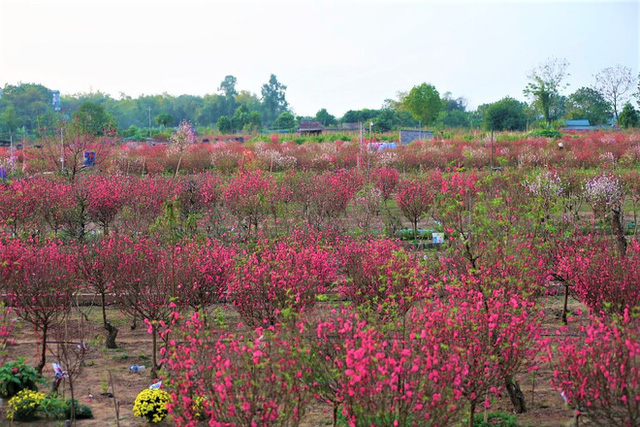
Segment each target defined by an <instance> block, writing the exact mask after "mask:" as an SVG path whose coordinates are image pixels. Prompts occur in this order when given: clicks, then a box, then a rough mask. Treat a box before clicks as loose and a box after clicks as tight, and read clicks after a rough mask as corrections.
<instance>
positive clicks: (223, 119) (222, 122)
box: [216, 116, 233, 133]
mask: <svg viewBox="0 0 640 427" xmlns="http://www.w3.org/2000/svg"><path fill="white" fill-rule="evenodd" d="M216 126H217V127H218V131H219V132H220V133H231V132H233V125H232V124H231V119H229V117H227V116H220V118H219V119H218V122H217V123H216Z"/></svg>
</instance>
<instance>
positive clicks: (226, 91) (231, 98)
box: [218, 76, 238, 117]
mask: <svg viewBox="0 0 640 427" xmlns="http://www.w3.org/2000/svg"><path fill="white" fill-rule="evenodd" d="M237 81H238V80H237V79H236V78H235V77H234V76H226V77H225V78H224V80H223V81H222V82H221V83H220V87H219V88H218V90H219V91H220V92H222V95H223V96H224V113H225V114H226V115H228V116H229V117H231V116H232V115H233V112H234V110H235V109H236V107H237V103H236V99H235V96H236V95H237V94H238V91H237V90H236V82H237Z"/></svg>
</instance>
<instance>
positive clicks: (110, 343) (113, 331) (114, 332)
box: [104, 321, 118, 348]
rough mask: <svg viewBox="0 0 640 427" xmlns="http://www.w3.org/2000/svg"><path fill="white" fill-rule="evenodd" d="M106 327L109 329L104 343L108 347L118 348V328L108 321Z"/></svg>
mask: <svg viewBox="0 0 640 427" xmlns="http://www.w3.org/2000/svg"><path fill="white" fill-rule="evenodd" d="M104 328H105V329H106V330H107V338H106V339H105V342H104V345H105V347H107V348H118V345H117V344H116V337H117V336H118V328H116V327H115V326H113V325H112V324H111V322H109V321H107V323H105V324H104Z"/></svg>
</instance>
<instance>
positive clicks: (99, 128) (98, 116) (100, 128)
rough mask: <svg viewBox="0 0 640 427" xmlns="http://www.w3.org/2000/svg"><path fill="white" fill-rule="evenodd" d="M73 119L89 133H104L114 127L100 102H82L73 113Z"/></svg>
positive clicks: (111, 119) (112, 121)
mask: <svg viewBox="0 0 640 427" xmlns="http://www.w3.org/2000/svg"><path fill="white" fill-rule="evenodd" d="M73 119H74V121H75V122H76V123H77V124H78V125H79V126H80V127H81V128H82V129H83V130H84V132H86V133H88V134H91V135H105V134H107V133H108V132H110V131H111V130H112V129H114V128H115V127H116V126H115V123H114V122H115V121H114V120H113V118H112V117H111V116H109V114H107V112H106V111H105V110H104V107H103V106H102V104H98V103H95V102H83V103H82V105H80V107H79V108H78V111H76V112H75V113H74V114H73Z"/></svg>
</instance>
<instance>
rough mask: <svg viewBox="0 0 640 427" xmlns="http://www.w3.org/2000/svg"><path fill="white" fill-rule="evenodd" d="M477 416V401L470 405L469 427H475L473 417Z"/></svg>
mask: <svg viewBox="0 0 640 427" xmlns="http://www.w3.org/2000/svg"><path fill="white" fill-rule="evenodd" d="M475 414H476V401H475V400H472V401H471V402H470V405H469V422H468V423H467V426H468V427H473V416H474V415H475Z"/></svg>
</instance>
